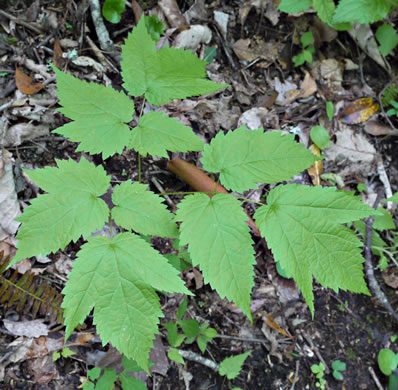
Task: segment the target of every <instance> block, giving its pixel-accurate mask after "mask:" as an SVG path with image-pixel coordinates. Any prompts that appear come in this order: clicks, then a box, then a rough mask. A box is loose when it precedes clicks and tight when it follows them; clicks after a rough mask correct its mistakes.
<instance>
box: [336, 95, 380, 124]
mask: <svg viewBox="0 0 398 390" xmlns="http://www.w3.org/2000/svg"><path fill="white" fill-rule="evenodd" d="M379 107H380V106H379V103H375V102H374V101H373V99H372V98H361V99H357V100H354V101H353V102H352V103H351V104H349V105H348V106H347V107H346V108H345V109H344V110H343V112H342V113H341V114H340V115H339V119H340V120H341V121H343V122H344V123H347V124H349V125H356V124H358V123H363V122H366V121H367V120H368V119H369V118H370V117H371V116H373V115H374V114H375V113H376V112H377V111H378V110H379Z"/></svg>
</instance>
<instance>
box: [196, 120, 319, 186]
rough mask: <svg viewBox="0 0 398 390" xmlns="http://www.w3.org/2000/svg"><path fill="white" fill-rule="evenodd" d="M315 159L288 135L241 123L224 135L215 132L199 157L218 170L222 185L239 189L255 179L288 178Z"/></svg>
mask: <svg viewBox="0 0 398 390" xmlns="http://www.w3.org/2000/svg"><path fill="white" fill-rule="evenodd" d="M318 159H319V158H318V157H316V156H315V155H314V154H312V153H311V152H310V151H309V150H307V149H305V148H304V147H303V146H302V145H300V144H298V143H297V142H295V141H294V140H293V136H291V135H282V133H281V132H280V131H273V132H266V133H264V130H263V129H258V130H246V128H245V127H244V126H243V127H240V128H239V129H237V130H235V131H230V132H229V133H227V134H226V135H224V134H223V133H222V132H220V133H218V134H217V135H216V137H215V138H213V139H212V141H211V143H210V145H205V147H204V151H203V157H202V159H201V161H202V163H203V168H204V169H205V170H207V171H208V172H220V181H221V183H222V184H223V185H224V187H225V188H227V189H230V190H232V191H237V192H243V191H245V190H249V189H252V188H256V187H257V183H269V184H272V183H277V182H280V181H283V180H290V179H291V178H292V177H293V176H294V175H297V174H298V173H300V172H301V171H303V170H304V169H307V168H308V167H310V166H311V165H312V164H313V163H314V162H315V161H317V160H318Z"/></svg>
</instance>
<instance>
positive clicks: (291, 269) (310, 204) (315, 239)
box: [254, 184, 379, 314]
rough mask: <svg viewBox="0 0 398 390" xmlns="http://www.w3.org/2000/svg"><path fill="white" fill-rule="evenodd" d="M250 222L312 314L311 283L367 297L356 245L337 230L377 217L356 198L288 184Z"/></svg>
mask: <svg viewBox="0 0 398 390" xmlns="http://www.w3.org/2000/svg"><path fill="white" fill-rule="evenodd" d="M267 202H268V204H267V205H266V206H262V207H260V208H259V209H258V210H257V212H256V214H255V215H254V218H255V219H256V223H257V226H258V227H259V229H260V231H261V235H262V236H263V237H264V238H265V239H266V240H267V243H268V245H269V246H270V248H271V249H272V252H273V254H274V256H275V260H276V261H278V262H280V264H281V265H282V267H283V268H284V269H285V270H286V271H287V272H288V273H289V274H290V276H292V277H293V278H294V279H295V281H296V283H297V285H298V287H299V288H300V290H301V291H302V293H303V296H304V298H305V300H306V302H307V304H308V306H309V307H310V310H311V312H312V314H313V313H314V303H313V301H314V296H313V292H312V277H313V276H314V277H315V278H316V279H317V281H318V282H319V283H320V284H322V285H323V286H324V287H329V288H332V289H333V290H335V291H336V292H337V291H338V289H343V290H350V291H353V292H358V293H364V294H369V292H368V289H367V287H366V283H365V281H364V276H363V270H362V263H363V262H364V259H363V257H362V255H361V250H360V247H361V245H362V244H361V242H360V241H359V240H358V239H357V238H356V236H355V234H354V232H353V231H351V230H350V229H348V228H347V227H345V226H343V225H341V224H342V223H349V222H352V221H355V220H358V219H360V218H365V217H369V216H370V215H379V212H377V211H375V210H372V209H371V208H370V207H369V206H367V205H366V204H364V203H362V202H361V201H360V199H359V198H356V197H354V196H350V195H346V194H344V193H343V192H337V191H336V189H335V188H321V187H308V186H299V185H296V184H289V185H285V186H278V187H276V188H275V189H273V190H272V191H271V192H270V193H269V195H268V198H267Z"/></svg>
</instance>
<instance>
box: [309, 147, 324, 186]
mask: <svg viewBox="0 0 398 390" xmlns="http://www.w3.org/2000/svg"><path fill="white" fill-rule="evenodd" d="M310 150H311V152H312V153H314V154H315V156H318V157H320V156H321V151H320V149H319V148H318V146H316V145H315V144H312V145H311V146H310ZM322 172H323V163H322V160H318V161H315V163H314V165H311V166H310V167H309V168H308V174H309V175H310V176H311V180H312V184H313V185H314V186H319V185H320V184H321V179H320V176H321V175H322Z"/></svg>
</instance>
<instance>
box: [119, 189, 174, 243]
mask: <svg viewBox="0 0 398 390" xmlns="http://www.w3.org/2000/svg"><path fill="white" fill-rule="evenodd" d="M147 188H148V185H146V184H140V183H132V182H131V181H125V182H124V183H122V184H120V185H118V186H116V187H115V189H114V191H113V194H112V201H113V203H114V204H115V207H114V208H113V209H112V217H113V218H114V220H115V222H116V223H117V224H118V225H120V226H121V227H123V228H125V229H133V230H135V231H136V232H137V233H141V234H150V235H153V236H160V237H170V238H176V237H178V229H177V225H176V223H175V222H174V221H173V219H174V216H173V214H171V213H170V212H169V211H168V210H167V208H166V206H165V205H164V204H163V203H162V202H163V199H162V198H161V197H159V196H157V195H155V194H154V193H153V192H151V191H147Z"/></svg>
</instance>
